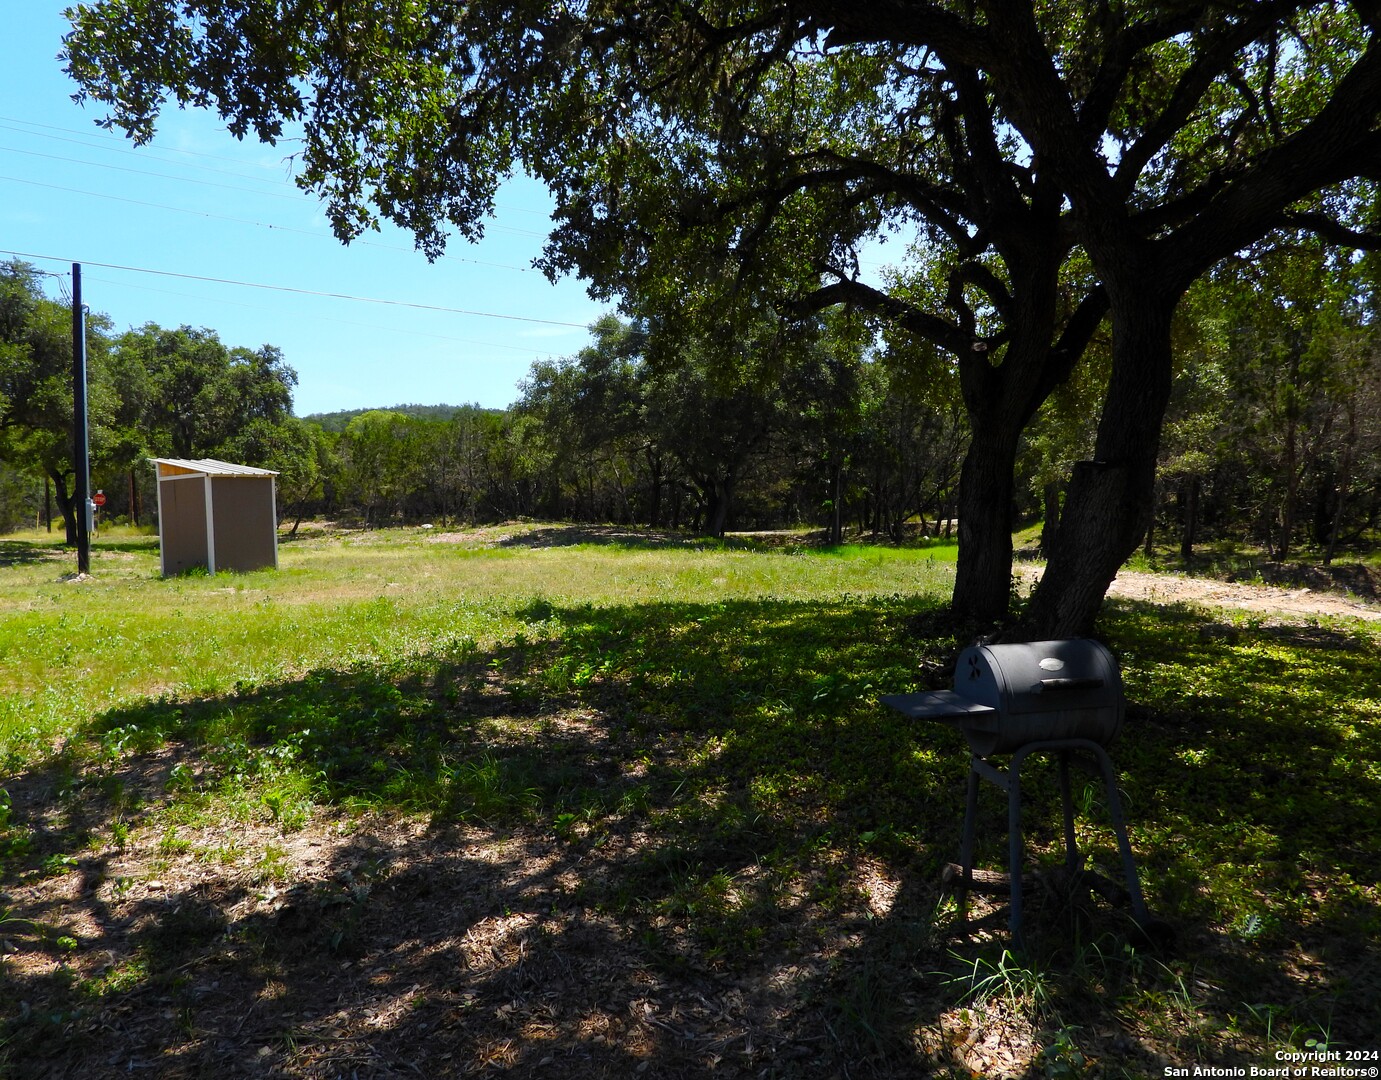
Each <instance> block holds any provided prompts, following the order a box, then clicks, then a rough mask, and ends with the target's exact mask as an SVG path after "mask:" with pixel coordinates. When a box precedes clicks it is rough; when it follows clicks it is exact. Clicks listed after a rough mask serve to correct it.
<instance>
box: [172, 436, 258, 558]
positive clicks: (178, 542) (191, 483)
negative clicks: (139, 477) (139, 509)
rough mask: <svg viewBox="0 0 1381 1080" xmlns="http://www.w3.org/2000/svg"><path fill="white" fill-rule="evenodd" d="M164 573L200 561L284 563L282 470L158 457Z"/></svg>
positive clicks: (223, 462)
mask: <svg viewBox="0 0 1381 1080" xmlns="http://www.w3.org/2000/svg"><path fill="white" fill-rule="evenodd" d="M151 460H152V461H153V465H154V468H155V469H156V470H157V473H158V550H159V553H160V556H161V558H162V563H163V576H164V577H167V576H168V575H169V574H181V573H184V572H185V571H187V570H191V569H194V568H195V567H198V566H204V567H206V569H207V571H208V572H210V573H212V574H214V573H216V571H218V570H259V569H261V568H263V567H265V566H272V567H274V568H277V566H278V507H277V494H278V493H277V480H276V479H275V478H276V477H277V476H278V474H277V473H276V472H272V471H271V470H269V469H256V468H253V467H252V466H249V465H233V464H231V463H230V462H228V461H216V460H214V459H212V458H202V459H199V460H196V461H190V460H186V459H183V458H153V459H151Z"/></svg>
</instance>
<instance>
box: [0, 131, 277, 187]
mask: <svg viewBox="0 0 1381 1080" xmlns="http://www.w3.org/2000/svg"><path fill="white" fill-rule="evenodd" d="M0 120H3V117H0ZM59 130H66V129H59ZM0 131H10V132H13V133H14V134H16V135H27V136H28V137H30V138H39V139H51V140H52V141H53V142H61V143H70V144H71V145H72V146H80V147H81V148H82V149H83V150H96V151H99V152H101V153H106V154H123V155H125V156H127V157H135V158H142V159H144V160H145V161H158V162H163V163H165V164H167V165H172V166H173V167H174V168H179V169H201V170H202V171H204V172H213V173H217V174H219V175H221V176H234V177H237V178H238V179H240V180H252V181H254V182H255V183H256V184H282V183H283V178H282V177H281V176H251V175H250V174H249V173H244V172H239V171H238V170H235V169H222V168H218V167H217V166H215V165H198V164H197V163H196V162H195V161H174V160H172V159H170V158H165V157H159V156H158V155H157V154H155V153H152V152H150V151H148V150H127V149H125V148H124V147H122V146H99V145H92V144H91V143H89V142H83V141H82V140H81V139H71V138H68V137H66V136H64V135H49V134H47V133H46V132H43V131H26V130H25V129H24V128H22V127H14V126H13V125H11V124H6V123H0ZM74 134H77V133H75V132H74ZM22 152H23V151H21V153H22ZM258 167H259V168H269V167H270V166H267V165H263V166H258ZM156 175H157V174H156Z"/></svg>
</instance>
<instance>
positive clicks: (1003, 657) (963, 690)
mask: <svg viewBox="0 0 1381 1080" xmlns="http://www.w3.org/2000/svg"><path fill="white" fill-rule="evenodd" d="M954 689H955V691H956V692H957V693H958V694H959V695H960V696H962V697H965V698H968V699H970V700H971V701H975V702H977V703H979V704H982V705H988V706H990V707H992V708H994V709H997V710H999V711H1001V712H1003V713H1006V714H1009V715H1015V714H1022V713H1047V712H1055V711H1064V710H1069V709H1096V708H1100V707H1103V706H1107V705H1112V704H1116V703H1120V701H1121V698H1122V679H1121V677H1120V676H1119V675H1118V672H1117V664H1116V662H1115V661H1114V660H1113V658H1112V654H1111V653H1110V652H1108V650H1107V649H1106V648H1104V647H1103V646H1102V645H1101V644H1099V643H1098V642H1096V641H1091V640H1089V639H1087V638H1076V639H1070V640H1064V641H1031V642H1026V643H1014V644H1009V645H976V646H973V647H971V648H968V649H965V650H964V651H963V652H962V653H961V654H960V656H959V663H958V666H957V667H956V669H955V672H954Z"/></svg>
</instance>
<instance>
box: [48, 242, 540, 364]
mask: <svg viewBox="0 0 1381 1080" xmlns="http://www.w3.org/2000/svg"><path fill="white" fill-rule="evenodd" d="M85 265H92V266H94V265H96V264H94V263H91V264H85ZM40 273H42V271H40ZM49 276H50V277H55V278H59V279H65V278H67V277H68V276H69V275H67V274H50V275H49ZM86 280H87V281H97V282H100V283H101V284H103V285H113V286H115V287H116V288H117V289H136V290H138V291H139V292H152V293H158V294H159V295H160V296H179V297H182V298H184V299H187V300H201V301H205V300H206V299H207V297H205V296H197V295H195V294H194V293H183V292H174V291H173V290H172V289H155V288H152V287H151V286H148V285H133V284H131V283H130V282H128V281H116V280H114V279H113V278H101V277H93V276H91V275H89V274H88V275H86ZM214 302H215V303H218V304H231V305H232V306H234V307H242V308H249V309H250V310H252V311H264V310H266V309H265V308H264V307H262V306H261V305H259V304H244V303H240V302H239V301H236V300H217V301H214ZM304 317H305V318H308V319H312V320H313V321H315V322H323V323H327V324H329V325H331V326H360V327H364V328H365V329H368V330H384V331H386V332H388V333H390V334H407V335H410V336H412V337H424V338H431V339H433V340H435V341H452V342H455V343H456V344H458V345H481V346H483V347H485V348H487V349H507V350H510V351H512V352H521V353H527V354H529V355H530V356H533V357H534V358H538V359H546V358H550V357H553V356H559V355H561V354H560V353H550V352H546V353H544V352H536V351H534V350H532V349H528V348H525V347H524V346H522V345H500V344H499V343H498V342H497V341H476V340H475V339H474V338H458V337H452V336H450V335H449V334H433V333H430V332H429V331H426V330H412V329H409V328H407V327H397V326H379V325H377V324H375V323H363V322H355V321H353V320H351V319H332V318H329V317H327V316H325V315H312V314H306V315H305V316H304Z"/></svg>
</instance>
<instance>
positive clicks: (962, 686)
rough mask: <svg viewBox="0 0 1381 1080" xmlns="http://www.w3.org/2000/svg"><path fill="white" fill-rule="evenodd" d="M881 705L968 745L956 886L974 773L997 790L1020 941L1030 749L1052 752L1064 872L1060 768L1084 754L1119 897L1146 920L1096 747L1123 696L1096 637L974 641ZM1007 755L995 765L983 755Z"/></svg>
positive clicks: (964, 862)
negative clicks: (1119, 880)
mask: <svg viewBox="0 0 1381 1080" xmlns="http://www.w3.org/2000/svg"><path fill="white" fill-rule="evenodd" d="M881 700H882V702H883V704H885V705H888V706H890V707H891V708H893V709H896V710H897V711H898V712H900V713H902V715H904V716H906V717H908V718H910V719H912V720H935V721H940V722H941V723H945V724H949V725H951V726H952V727H955V728H957V729H958V730H959V731H960V732H961V733H962V734H963V735H964V738H965V740H966V741H967V742H968V744H969V750H970V751H971V754H970V758H969V778H968V791H967V799H966V805H965V810H964V832H963V839H962V841H961V847H960V854H959V864H960V869H961V873H962V886H961V887H962V888H964V889H965V890H967V889H968V888H969V887H970V886H972V884H973V841H974V827H975V820H976V818H977V814H978V781H979V779H980V778H982V779H984V780H987V781H989V782H991V783H993V784H994V785H996V786H997V787H999V788H1001V789H1002V790H1004V791H1005V792H1007V828H1008V837H1007V839H1008V863H1009V872H1010V888H1011V908H1010V921H1011V927H1012V934H1013V937H1014V938H1016V939H1018V940H1019V939H1020V936H1021V915H1022V882H1021V864H1022V835H1021V767H1022V765H1023V763H1024V762H1025V760H1026V758H1027V757H1028V756H1029V755H1031V754H1033V753H1054V754H1056V755H1058V759H1059V777H1060V794H1061V797H1062V801H1063V804H1064V834H1065V868H1066V870H1067V871H1068V873H1069V874H1070V875H1071V877H1076V876H1077V875H1080V874H1082V873H1084V870H1083V865H1082V864H1083V858H1082V856H1081V855H1080V854H1079V849H1078V845H1077V844H1076V842H1075V836H1074V803H1073V798H1072V796H1071V792H1070V783H1069V767H1070V763H1071V760H1072V759H1074V758H1075V757H1076V755H1084V754H1087V755H1089V756H1091V757H1092V758H1093V761H1094V763H1095V764H1096V765H1097V768H1098V772H1099V773H1100V774H1101V776H1102V780H1103V785H1104V788H1105V789H1106V795H1107V802H1108V814H1109V817H1110V818H1111V819H1112V826H1113V831H1114V832H1115V833H1116V834H1117V844H1118V848H1119V850H1120V852H1121V856H1122V869H1123V874H1124V876H1125V878H1126V883H1127V898H1128V899H1129V900H1130V902H1131V905H1132V912H1133V915H1134V917H1135V919H1136V921H1137V923H1138V924H1139V925H1140V926H1141V927H1142V928H1143V929H1146V928H1148V926H1149V924H1150V922H1151V920H1150V918H1149V917H1148V915H1147V912H1146V904H1145V901H1144V900H1143V898H1142V895H1141V886H1140V884H1139V883H1138V881H1137V874H1136V863H1135V861H1134V860H1133V858H1132V849H1131V845H1130V843H1129V842H1128V840H1127V827H1126V824H1125V822H1124V820H1123V817H1122V804H1121V800H1120V799H1119V798H1118V794H1117V777H1116V774H1115V773H1114V772H1113V767H1112V761H1111V760H1110V759H1109V758H1108V754H1107V751H1106V750H1105V749H1104V747H1105V746H1106V745H1107V744H1108V743H1110V742H1111V741H1112V740H1113V739H1114V738H1115V737H1116V736H1117V733H1118V731H1119V730H1120V729H1121V727H1122V719H1123V716H1124V714H1125V712H1126V701H1125V699H1124V697H1123V695H1122V678H1121V675H1120V674H1119V673H1118V670H1117V663H1116V661H1115V660H1113V657H1112V654H1111V653H1110V652H1108V650H1107V649H1106V648H1105V647H1104V646H1102V645H1101V644H1099V643H1098V642H1096V641H1091V640H1088V639H1072V640H1065V641H1033V642H1026V643H1021V644H1007V645H975V646H972V647H970V648H968V649H965V650H964V651H963V652H962V653H960V654H959V661H958V664H957V665H956V668H955V673H954V689H952V690H924V691H919V692H916V693H911V694H889V695H886V696H884V697H883V698H882V699H881ZM1001 754H1011V755H1012V760H1011V763H1010V764H1009V765H1008V768H1007V771H1006V772H1003V771H1001V770H1000V769H998V768H997V767H996V766H994V765H993V764H992V763H991V762H989V761H988V760H987V759H988V758H990V757H993V756H996V755H1001Z"/></svg>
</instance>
